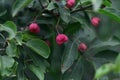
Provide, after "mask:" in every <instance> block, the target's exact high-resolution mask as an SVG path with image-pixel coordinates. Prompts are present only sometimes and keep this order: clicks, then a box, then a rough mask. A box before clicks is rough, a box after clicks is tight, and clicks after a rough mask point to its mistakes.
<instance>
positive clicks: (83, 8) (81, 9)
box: [71, 5, 92, 14]
mask: <svg viewBox="0 0 120 80" xmlns="http://www.w3.org/2000/svg"><path fill="white" fill-rule="evenodd" d="M91 7H92V5H89V6H86V7H81V8H79V9H76V10H74V11H71V14H72V13H75V12H78V11H84V10H85V9H88V8H91Z"/></svg>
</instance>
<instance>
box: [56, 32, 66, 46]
mask: <svg viewBox="0 0 120 80" xmlns="http://www.w3.org/2000/svg"><path fill="white" fill-rule="evenodd" d="M67 41H68V37H67V36H66V35H65V34H58V35H57V37H56V42H57V44H59V45H61V44H63V43H65V42H67Z"/></svg>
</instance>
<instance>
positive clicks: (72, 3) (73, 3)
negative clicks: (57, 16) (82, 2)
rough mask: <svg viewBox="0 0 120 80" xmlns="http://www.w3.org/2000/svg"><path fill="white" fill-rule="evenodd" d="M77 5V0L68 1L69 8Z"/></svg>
mask: <svg viewBox="0 0 120 80" xmlns="http://www.w3.org/2000/svg"><path fill="white" fill-rule="evenodd" d="M74 5H75V0H67V1H66V6H67V7H68V8H72V7H73V6H74Z"/></svg>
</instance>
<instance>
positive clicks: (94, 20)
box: [91, 17, 100, 26]
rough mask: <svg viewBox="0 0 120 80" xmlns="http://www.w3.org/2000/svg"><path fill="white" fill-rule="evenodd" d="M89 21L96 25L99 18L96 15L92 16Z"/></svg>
mask: <svg viewBox="0 0 120 80" xmlns="http://www.w3.org/2000/svg"><path fill="white" fill-rule="evenodd" d="M91 23H92V25H93V26H98V25H99V23H100V18H98V17H93V18H92V19H91Z"/></svg>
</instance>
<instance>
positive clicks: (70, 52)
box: [62, 39, 78, 73]
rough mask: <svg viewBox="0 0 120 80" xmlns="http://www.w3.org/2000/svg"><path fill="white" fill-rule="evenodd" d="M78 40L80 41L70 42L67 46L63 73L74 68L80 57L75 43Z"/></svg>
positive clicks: (63, 60)
mask: <svg viewBox="0 0 120 80" xmlns="http://www.w3.org/2000/svg"><path fill="white" fill-rule="evenodd" d="M77 40H78V39H75V40H74V42H69V43H67V44H66V45H65V50H64V55H63V59H62V73H64V72H65V71H66V70H68V69H69V68H70V67H71V66H72V64H73V63H74V61H75V59H76V58H77V56H78V48H77V45H76V43H75V42H76V41H77Z"/></svg>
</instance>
